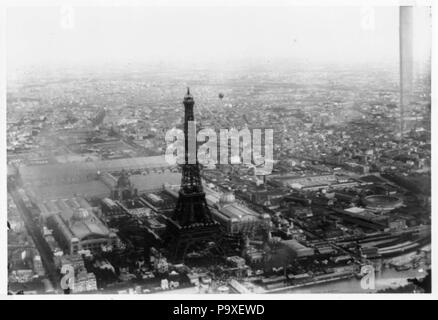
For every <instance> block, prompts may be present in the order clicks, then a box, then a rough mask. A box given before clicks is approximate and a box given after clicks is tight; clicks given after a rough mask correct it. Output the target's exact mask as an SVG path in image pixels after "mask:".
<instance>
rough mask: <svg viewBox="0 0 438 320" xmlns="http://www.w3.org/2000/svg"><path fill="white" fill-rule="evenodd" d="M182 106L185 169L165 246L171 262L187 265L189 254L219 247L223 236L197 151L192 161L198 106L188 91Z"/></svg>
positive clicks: (168, 225) (183, 168)
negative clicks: (191, 126) (209, 201)
mask: <svg viewBox="0 0 438 320" xmlns="http://www.w3.org/2000/svg"><path fill="white" fill-rule="evenodd" d="M183 104H184V136H185V137H184V139H185V152H184V156H185V161H184V164H183V165H182V177H181V188H180V190H179V196H178V202H177V205H176V208H175V211H174V212H173V215H172V217H171V218H169V219H168V223H167V230H166V246H167V249H168V251H169V253H170V255H169V259H170V260H173V261H184V258H185V257H186V255H187V253H189V252H190V251H189V250H199V249H202V248H205V246H206V245H207V244H208V243H210V242H213V243H214V244H215V245H216V247H219V242H220V240H221V236H222V234H221V230H220V225H219V223H218V222H216V221H214V220H213V218H212V216H211V212H210V209H209V208H208V206H207V202H206V200H205V193H204V191H203V188H202V182H201V175H200V169H199V163H198V160H197V150H196V148H195V158H194V159H196V161H189V156H190V155H189V137H188V134H189V121H194V120H195V119H194V114H193V106H194V104H195V102H194V100H193V96H192V95H191V94H190V89H189V88H187V94H186V95H185V96H184V101H183ZM193 162H194V163H193ZM218 249H219V248H218Z"/></svg>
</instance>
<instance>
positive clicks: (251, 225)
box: [2, 0, 432, 317]
mask: <svg viewBox="0 0 438 320" xmlns="http://www.w3.org/2000/svg"><path fill="white" fill-rule="evenodd" d="M331 2H333V3H332V4H331ZM18 3H19V4H18V5H14V4H13V3H11V4H8V5H6V6H5V7H4V11H3V18H4V19H3V22H2V23H3V27H4V30H5V32H4V33H3V38H4V39H3V40H4V41H3V43H4V44H5V45H4V46H3V48H2V51H3V54H4V57H5V59H4V63H3V66H4V67H5V70H6V72H5V79H4V80H5V86H4V90H5V96H4V98H5V104H6V108H5V110H6V111H5V112H4V113H5V119H4V122H5V130H4V131H5V132H4V134H5V135H6V137H5V141H6V142H5V146H4V148H5V150H2V152H3V153H4V155H5V162H6V166H5V171H7V172H4V174H5V175H7V187H5V192H4V193H5V194H4V201H3V202H4V204H5V205H4V207H5V209H4V211H2V212H6V213H7V214H4V213H3V216H4V218H5V219H4V224H6V222H7V231H5V232H6V233H7V237H5V239H7V245H6V244H4V245H3V247H4V248H7V249H6V251H7V262H6V261H4V263H5V264H6V263H7V280H6V279H3V280H4V283H5V286H7V294H8V295H37V296H40V295H44V296H50V295H66V297H67V295H83V296H88V295H93V296H95V295H101V297H102V298H104V297H105V295H108V296H112V297H113V296H117V295H132V296H133V297H134V296H135V295H137V296H138V295H143V297H148V296H151V295H152V296H159V297H161V298H162V299H167V297H170V296H169V295H184V296H186V297H187V296H190V297H193V295H194V296H195V297H202V296H205V295H209V294H213V295H215V294H216V295H217V294H221V296H220V299H227V297H229V295H232V294H243V296H244V295H256V294H260V295H263V294H278V296H282V297H284V296H290V297H294V295H298V296H299V295H301V294H325V295H327V296H330V294H368V295H370V294H371V295H372V296H373V297H374V296H379V295H380V294H383V295H385V294H397V293H406V294H412V295H414V294H416V295H427V294H430V293H431V291H432V289H431V287H432V282H431V274H432V259H431V256H432V243H431V233H432V214H431V203H432V192H431V186H432V179H431V167H432V161H431V130H432V117H431V110H432V107H431V104H432V96H431V74H432V54H431V52H432V3H431V1H379V3H377V2H375V1H374V2H373V1H369V5H368V1H360V2H359V1H351V2H350V3H346V2H345V1H327V3H326V4H318V3H317V2H315V1H312V2H310V3H309V4H308V5H306V4H305V3H304V2H302V1H299V2H298V1H296V2H294V1H290V3H289V2H288V1H283V2H280V1H273V3H271V4H270V3H267V2H262V1H256V2H255V3H254V4H251V3H250V2H247V1H237V2H236V3H234V4H231V3H230V2H227V1H218V0H214V1H212V2H207V3H202V2H199V1H187V2H185V1H182V3H180V4H178V3H174V2H172V1H170V2H169V1H167V2H163V3H160V2H159V1H154V2H148V1H145V2H144V3H142V2H139V1H132V2H130V1H127V2H126V3H121V2H118V1H108V2H105V1H87V2H85V1H80V2H78V4H75V3H73V2H67V1H45V2H43V4H42V5H39V4H38V1H36V2H35V3H34V4H32V3H31V2H23V3H21V4H20V2H18ZM4 180H6V179H4ZM5 184H6V183H5ZM6 220H7V221H6ZM5 255H6V253H5ZM274 297H275V296H274ZM260 306H262V305H255V306H253V307H254V310H252V309H251V306H250V308H249V309H248V308H246V309H245V312H247V313H248V314H251V312H252V313H253V314H261V313H262V311H261V310H260ZM247 307H248V306H247ZM262 307H263V306H262ZM199 308H200V309H199V310H198V309H193V308H190V307H188V306H185V305H183V304H181V305H179V304H178V307H175V310H173V311H172V312H173V313H174V314H175V315H177V314H179V315H190V314H191V315H197V316H202V317H204V315H205V316H206V314H207V313H208V312H210V311H212V310H210V311H208V310H207V309H205V310H203V309H202V307H199ZM227 308H228V309H227ZM247 309H248V310H249V311H248V310H247ZM236 310H237V309H236ZM236 310H234V311H236ZM232 312H233V310H232V308H231V307H230V306H222V307H218V308H217V314H219V315H220V314H229V313H230V314H231V313H232ZM236 312H237V311H236ZM202 313H203V314H202Z"/></svg>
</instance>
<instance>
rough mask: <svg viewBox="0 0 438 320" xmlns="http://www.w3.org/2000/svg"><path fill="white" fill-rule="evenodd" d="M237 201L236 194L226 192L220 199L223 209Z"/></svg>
mask: <svg viewBox="0 0 438 320" xmlns="http://www.w3.org/2000/svg"><path fill="white" fill-rule="evenodd" d="M235 201H236V198H235V197H234V194H233V193H232V192H225V193H223V194H222V195H221V197H220V198H219V205H220V206H221V207H223V206H225V205H227V204H232V203H234V202H235Z"/></svg>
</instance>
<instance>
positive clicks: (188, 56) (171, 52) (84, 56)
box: [7, 7, 430, 67]
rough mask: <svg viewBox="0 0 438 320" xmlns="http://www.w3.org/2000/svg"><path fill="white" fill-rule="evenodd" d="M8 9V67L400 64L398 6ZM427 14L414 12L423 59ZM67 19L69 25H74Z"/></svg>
mask: <svg viewBox="0 0 438 320" xmlns="http://www.w3.org/2000/svg"><path fill="white" fill-rule="evenodd" d="M371 10H373V11H370V10H366V9H364V8H362V7H313V8H305V7H272V8H269V7H204V8H202V7H181V8H177V7H78V8H73V15H71V16H70V15H69V13H68V12H69V11H68V9H65V8H64V9H61V8H59V7H53V8H49V7H45V8H41V7H40V8H25V7H22V8H8V11H7V54H8V56H7V57H8V66H9V67H14V66H19V65H23V64H41V63H43V64H52V63H55V62H56V63H77V62H79V63H95V62H116V63H118V62H148V61H155V60H162V61H166V60H168V61H172V62H174V61H184V60H187V61H213V62H214V61H218V62H221V61H227V60H233V59H251V60H257V59H263V60H275V59H280V58H281V59H284V58H290V59H297V60H308V61H310V62H313V61H315V62H325V61H330V62H339V61H341V62H374V61H381V60H386V61H388V60H389V61H394V60H398V8H397V7H375V8H374V9H371ZM427 16H428V12H427V10H425V9H424V8H423V9H421V10H420V9H418V10H416V13H415V17H416V20H415V30H414V32H415V33H414V35H415V41H416V42H415V43H414V46H415V53H416V56H417V57H419V56H424V55H425V54H426V52H427V50H428V46H429V38H430V33H429V32H430V31H429V28H428V24H429V21H428V20H427V19H425V18H426V17H427ZM70 17H71V18H72V19H70Z"/></svg>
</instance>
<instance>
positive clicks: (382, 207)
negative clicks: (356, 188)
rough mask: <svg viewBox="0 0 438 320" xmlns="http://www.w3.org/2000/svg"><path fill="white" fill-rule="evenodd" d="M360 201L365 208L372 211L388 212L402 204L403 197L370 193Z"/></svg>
mask: <svg viewBox="0 0 438 320" xmlns="http://www.w3.org/2000/svg"><path fill="white" fill-rule="evenodd" d="M362 201H363V203H364V205H365V206H366V208H367V209H368V210H370V211H373V212H389V211H392V210H394V209H397V208H399V207H401V206H403V199H401V198H399V197H396V196H386V195H371V196H367V197H365V198H364V199H363V200H362Z"/></svg>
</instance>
